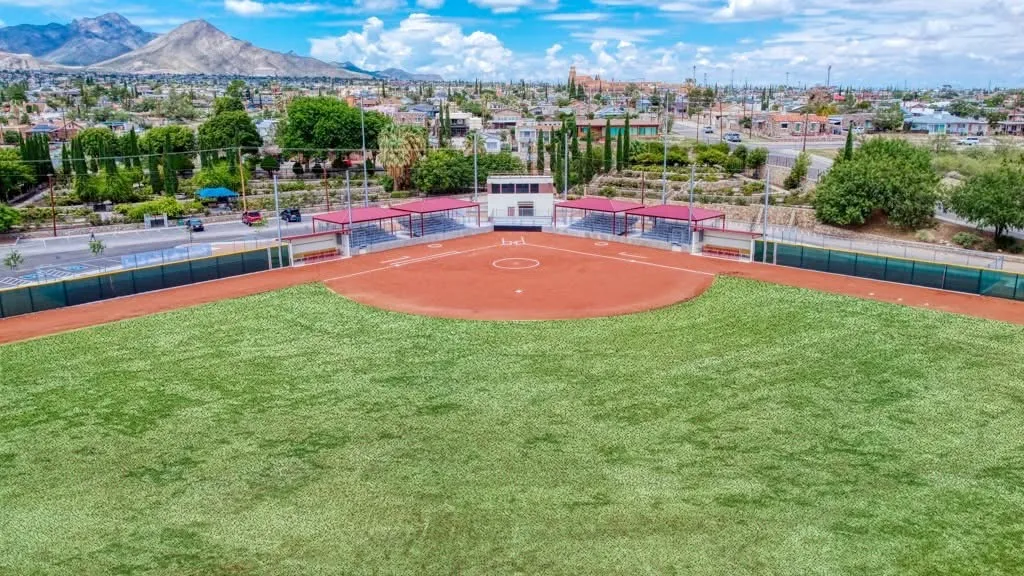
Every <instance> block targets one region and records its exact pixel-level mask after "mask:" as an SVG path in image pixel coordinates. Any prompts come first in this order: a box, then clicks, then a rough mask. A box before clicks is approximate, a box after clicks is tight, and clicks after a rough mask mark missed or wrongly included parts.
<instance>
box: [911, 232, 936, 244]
mask: <svg viewBox="0 0 1024 576" xmlns="http://www.w3.org/2000/svg"><path fill="white" fill-rule="evenodd" d="M914 237H915V238H917V240H918V241H919V242H935V234H933V233H932V231H931V230H918V231H917V234H914Z"/></svg>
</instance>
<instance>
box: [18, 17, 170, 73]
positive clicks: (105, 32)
mask: <svg viewBox="0 0 1024 576" xmlns="http://www.w3.org/2000/svg"><path fill="white" fill-rule="evenodd" d="M156 37H157V35H156V34H153V33H152V32H146V31H145V30H143V29H142V28H139V27H138V26H136V25H134V24H132V23H131V22H129V21H128V20H127V19H126V18H125V17H124V16H121V15H120V14H114V13H110V14H104V15H102V16H99V17H97V18H82V19H80V20H73V21H72V22H71V24H67V25H64V24H57V23H50V24H45V25H42V26H36V25H32V24H19V25H17V26H6V27H4V28H0V52H9V53H13V54H28V55H30V56H33V57H35V58H38V59H40V60H43V61H46V62H52V63H54V64H63V65H65V66H88V65H89V64H95V63H97V62H102V61H103V60H108V59H110V58H114V57H116V56H120V55H121V54H124V53H126V52H130V51H132V50H135V49H136V48H139V47H141V46H143V45H144V44H146V43H147V42H149V41H151V40H153V39H154V38H156Z"/></svg>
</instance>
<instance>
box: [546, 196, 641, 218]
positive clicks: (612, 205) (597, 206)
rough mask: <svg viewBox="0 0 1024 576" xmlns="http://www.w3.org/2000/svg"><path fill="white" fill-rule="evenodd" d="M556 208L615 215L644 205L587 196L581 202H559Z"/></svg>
mask: <svg viewBox="0 0 1024 576" xmlns="http://www.w3.org/2000/svg"><path fill="white" fill-rule="evenodd" d="M555 208H572V209H574V210H592V211H594V212H611V213H613V214H617V213H619V212H628V211H630V210H633V209H635V208H643V204H637V203H636V202H623V201H621V200H612V199H611V198H603V197H601V196H585V197H583V198H580V199H579V200H569V201H568V202H559V203H558V204H555Z"/></svg>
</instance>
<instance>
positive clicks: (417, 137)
mask: <svg viewBox="0 0 1024 576" xmlns="http://www.w3.org/2000/svg"><path fill="white" fill-rule="evenodd" d="M377 140H378V146H379V147H380V157H379V158H380V162H381V164H383V165H384V169H385V170H387V172H388V176H391V179H392V180H394V182H395V190H400V189H402V188H403V187H404V185H405V184H406V183H408V182H409V179H410V176H411V172H412V166H413V164H415V163H416V161H417V160H419V159H420V157H422V156H423V155H424V154H425V153H426V149H427V135H426V134H425V133H424V131H423V129H422V128H419V127H418V126H408V125H403V124H388V125H387V126H385V127H384V128H383V129H382V130H381V131H380V135H379V136H378V138H377Z"/></svg>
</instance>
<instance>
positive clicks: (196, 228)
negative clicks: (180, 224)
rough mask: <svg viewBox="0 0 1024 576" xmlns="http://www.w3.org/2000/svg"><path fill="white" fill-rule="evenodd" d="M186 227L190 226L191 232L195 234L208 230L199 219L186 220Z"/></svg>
mask: <svg viewBox="0 0 1024 576" xmlns="http://www.w3.org/2000/svg"><path fill="white" fill-rule="evenodd" d="M185 226H188V228H189V230H191V231H193V232H202V231H203V230H206V228H203V221H202V220H200V219H199V218H189V219H188V220H185Z"/></svg>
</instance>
